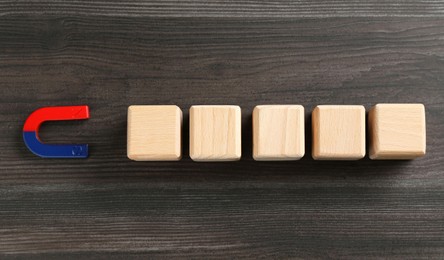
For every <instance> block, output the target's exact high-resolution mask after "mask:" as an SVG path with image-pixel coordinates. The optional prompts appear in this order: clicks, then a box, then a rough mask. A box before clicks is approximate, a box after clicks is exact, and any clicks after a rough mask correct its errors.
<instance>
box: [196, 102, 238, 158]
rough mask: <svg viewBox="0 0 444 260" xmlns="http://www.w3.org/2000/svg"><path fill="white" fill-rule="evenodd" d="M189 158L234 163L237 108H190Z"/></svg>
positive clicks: (236, 156)
mask: <svg viewBox="0 0 444 260" xmlns="http://www.w3.org/2000/svg"><path fill="white" fill-rule="evenodd" d="M190 157H191V159H193V160H194V161H235V160H239V159H240V157H241V110H240V107H239V106H192V107H191V108H190Z"/></svg>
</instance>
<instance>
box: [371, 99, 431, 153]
mask: <svg viewBox="0 0 444 260" xmlns="http://www.w3.org/2000/svg"><path fill="white" fill-rule="evenodd" d="M369 131H370V136H371V141H370V158H371V159H386V160H389V159H406V160H407V159H414V158H417V157H421V156H424V155H425V153H426V119H425V108H424V105H423V104H377V105H375V106H374V107H373V108H372V109H371V110H370V112H369Z"/></svg>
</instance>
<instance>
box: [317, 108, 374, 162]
mask: <svg viewBox="0 0 444 260" xmlns="http://www.w3.org/2000/svg"><path fill="white" fill-rule="evenodd" d="M312 127H313V151H312V156H313V158H314V159H315V160H358V159H361V158H363V157H364V156H365V108H364V107H363V106H353V105H322V106H317V107H316V108H315V109H314V110H313V114H312Z"/></svg>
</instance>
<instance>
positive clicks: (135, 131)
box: [127, 105, 182, 161]
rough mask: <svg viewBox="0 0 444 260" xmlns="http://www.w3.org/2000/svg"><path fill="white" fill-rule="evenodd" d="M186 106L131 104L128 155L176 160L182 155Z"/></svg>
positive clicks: (148, 158) (139, 159) (137, 157)
mask: <svg viewBox="0 0 444 260" xmlns="http://www.w3.org/2000/svg"><path fill="white" fill-rule="evenodd" d="M181 132H182V110H180V108H179V107H177V106H174V105H164V106H162V105H159V106H130V107H129V108H128V140H127V142H128V147H127V149H128V158H130V159H132V160H135V161H175V160H180V159H181V157H182V145H181V143H182V142H181Z"/></svg>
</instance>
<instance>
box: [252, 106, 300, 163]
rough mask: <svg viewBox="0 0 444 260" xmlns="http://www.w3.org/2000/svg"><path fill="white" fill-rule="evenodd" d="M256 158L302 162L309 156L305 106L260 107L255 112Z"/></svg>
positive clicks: (254, 142) (254, 156) (254, 144)
mask: <svg viewBox="0 0 444 260" xmlns="http://www.w3.org/2000/svg"><path fill="white" fill-rule="evenodd" d="M252 117H253V118H252V119H253V158H254V159H255V160H256V161H291V160H299V159H301V158H302V157H303V156H304V154H305V133H304V129H305V114H304V107H303V106H301V105H258V106H256V107H255V108H254V109H253V116H252Z"/></svg>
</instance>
